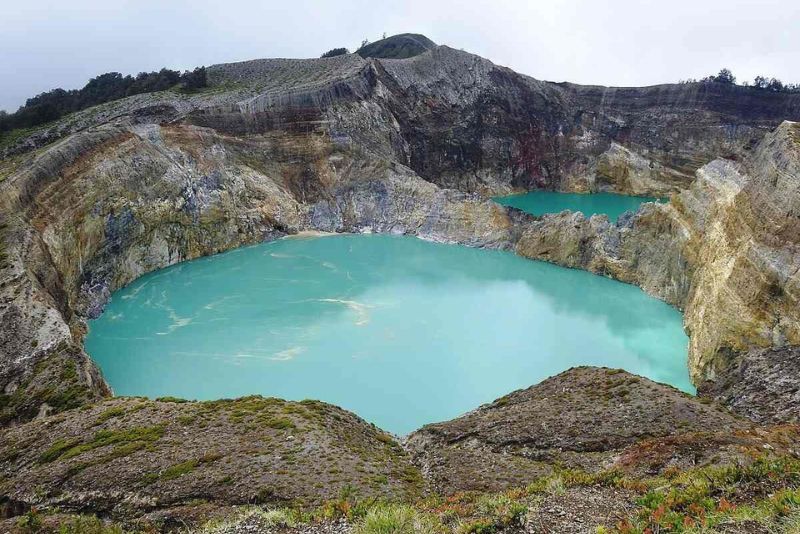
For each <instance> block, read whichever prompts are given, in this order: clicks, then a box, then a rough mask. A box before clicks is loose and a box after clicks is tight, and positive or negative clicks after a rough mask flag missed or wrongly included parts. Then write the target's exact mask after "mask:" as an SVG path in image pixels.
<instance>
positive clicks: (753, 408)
mask: <svg viewBox="0 0 800 534" xmlns="http://www.w3.org/2000/svg"><path fill="white" fill-rule="evenodd" d="M798 376H800V348H798V347H783V348H769V349H754V350H751V351H748V352H746V353H745V354H741V355H737V356H736V357H734V358H731V359H730V361H729V362H727V366H725V367H722V368H720V369H718V370H717V376H716V377H715V378H714V380H713V381H711V380H709V381H706V382H704V383H703V384H701V385H700V387H699V388H698V391H699V393H700V394H701V395H703V396H704V397H710V398H713V399H715V400H717V401H719V402H722V403H724V404H725V405H726V406H729V407H730V408H731V409H732V410H733V411H734V412H736V413H738V414H741V415H743V416H744V417H747V418H748V419H750V420H752V421H756V422H758V423H761V424H782V423H794V424H796V423H800V384H798V380H797V377H798Z"/></svg>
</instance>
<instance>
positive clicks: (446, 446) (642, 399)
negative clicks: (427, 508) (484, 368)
mask: <svg viewBox="0 0 800 534" xmlns="http://www.w3.org/2000/svg"><path fill="white" fill-rule="evenodd" d="M751 427H753V424H752V423H751V422H750V421H748V420H746V419H744V418H741V417H738V416H736V415H733V414H732V413H730V412H728V411H727V410H725V409H724V408H722V407H721V406H718V405H713V404H707V403H701V402H700V401H699V400H697V399H696V398H694V397H690V396H689V395H687V394H685V393H683V392H680V391H678V390H676V389H674V388H672V387H669V386H665V385H662V384H658V383H655V382H652V381H650V380H647V379H645V378H641V377H638V376H634V375H631V374H629V373H626V372H624V371H621V370H612V369H599V368H591V367H584V368H574V369H570V370H569V371H565V372H564V373H561V374H559V375H557V376H555V377H552V378H549V379H547V380H545V381H543V382H541V383H539V384H537V385H535V386H532V387H530V388H528V389H524V390H519V391H515V392H513V393H510V394H508V395H506V396H504V397H501V398H499V399H497V400H495V401H494V402H492V403H490V404H487V405H484V406H481V407H480V408H478V409H477V410H475V411H473V412H470V413H468V414H466V415H464V416H461V417H459V418H457V419H454V420H452V421H447V422H445V423H436V424H432V425H426V426H425V427H423V428H422V429H420V430H417V431H416V432H414V433H412V434H411V435H410V436H409V437H408V438H407V441H406V445H407V447H408V448H409V449H410V450H411V451H412V452H413V453H414V455H415V461H416V462H417V463H418V464H419V465H420V467H421V468H422V470H423V472H424V473H425V474H426V476H427V477H429V478H430V479H431V480H432V481H433V484H434V485H435V486H436V487H437V488H438V489H439V490H441V491H443V492H445V493H450V492H455V491H466V490H482V491H487V490H493V491H497V490H502V489H505V488H508V487H513V486H521V485H525V484H527V483H529V482H530V481H531V480H534V479H535V478H537V477H541V476H542V475H544V474H547V473H551V472H552V471H553V466H554V465H560V466H562V467H571V468H580V469H585V470H589V471H594V470H600V469H607V468H610V467H612V466H613V465H615V464H617V463H618V462H620V461H623V460H621V458H622V459H624V461H623V463H625V466H626V468H630V469H639V468H641V463H639V462H636V461H634V459H633V457H634V456H635V455H634V454H633V452H631V451H632V450H633V449H629V448H631V447H636V446H637V444H640V443H643V442H645V441H647V440H653V441H655V442H659V443H661V444H662V446H663V447H664V448H668V449H671V450H673V451H675V450H676V449H675V447H674V446H672V447H670V446H669V445H668V444H669V443H670V442H674V441H676V440H678V436H684V438H683V439H684V440H686V441H687V442H691V443H693V444H694V445H697V444H698V443H700V442H701V441H704V440H707V441H708V443H709V444H708V446H707V447H706V449H707V450H706V452H705V453H703V455H702V456H705V457H706V461H710V460H709V458H710V456H711V455H712V454H719V455H722V454H725V455H728V454H734V455H735V454H738V452H737V451H736V449H735V445H736V444H737V443H738V444H742V443H744V441H746V440H741V439H731V440H730V441H731V443H729V444H728V445H727V446H722V447H720V448H719V449H716V448H715V446H716V445H719V444H720V439H719V436H718V435H716V434H715V433H727V434H728V435H729V436H732V435H733V434H734V433H735V432H737V431H741V432H745V434H743V435H746V431H747V430H749V429H750V428H751ZM697 433H704V436H703V438H702V439H701V438H700V437H699V435H698V434H697ZM688 436H692V437H691V438H689V437H688ZM712 444H713V445H712ZM751 446H752V445H751ZM752 447H753V448H757V445H755V446H752ZM680 456H681V455H677V456H676V457H673V458H671V460H670V461H671V462H672V463H674V464H677V463H679V462H680V461H681V460H680V459H679V458H680ZM700 457H701V455H700V454H699V453H698V455H697V456H695V459H698V458H700ZM654 465H655V464H653V465H651V466H650V467H651V468H652V467H653V466H654ZM634 466H635V467H634ZM664 467H666V465H664Z"/></svg>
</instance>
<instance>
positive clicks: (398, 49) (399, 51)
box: [356, 33, 436, 59]
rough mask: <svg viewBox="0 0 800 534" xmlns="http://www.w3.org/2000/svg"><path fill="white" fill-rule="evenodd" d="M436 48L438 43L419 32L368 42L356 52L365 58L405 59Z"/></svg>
mask: <svg viewBox="0 0 800 534" xmlns="http://www.w3.org/2000/svg"><path fill="white" fill-rule="evenodd" d="M433 48H436V43H434V42H433V41H431V40H430V39H428V38H427V37H425V36H424V35H420V34H418V33H401V34H399V35H392V36H391V37H384V38H383V39H381V40H380V41H375V42H374V43H367V44H365V45H364V46H362V47H361V48H359V49H358V50H357V51H356V53H357V54H358V55H360V56H361V57H363V58H368V57H375V58H383V59H405V58H409V57H414V56H418V55H420V54H422V53H423V52H426V51H428V50H431V49H433Z"/></svg>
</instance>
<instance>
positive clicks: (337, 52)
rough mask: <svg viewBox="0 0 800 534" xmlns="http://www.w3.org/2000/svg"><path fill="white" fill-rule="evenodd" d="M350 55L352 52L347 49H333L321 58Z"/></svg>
mask: <svg viewBox="0 0 800 534" xmlns="http://www.w3.org/2000/svg"><path fill="white" fill-rule="evenodd" d="M349 53H350V51H349V50H348V49H347V48H331V49H330V50H328V51H327V52H325V53H324V54H322V55H321V56H319V57H322V58H325V57H336V56H344V55H346V54H349Z"/></svg>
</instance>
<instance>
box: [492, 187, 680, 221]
mask: <svg viewBox="0 0 800 534" xmlns="http://www.w3.org/2000/svg"><path fill="white" fill-rule="evenodd" d="M493 200H494V201H495V202H497V203H498V204H502V205H503V206H511V207H512V208H517V209H520V210H522V211H524V212H526V213H531V214H533V215H544V214H546V213H559V212H562V211H564V210H570V211H580V212H581V213H583V214H584V215H585V216H586V217H591V216H592V215H595V214H606V215H608V219H609V220H610V221H611V222H616V220H617V219H618V218H619V216H620V215H622V214H623V213H624V212H626V211H634V212H635V211H636V210H637V209H639V206H640V205H642V204H644V203H645V202H664V201H665V200H664V199H659V198H652V197H633V196H627V195H618V194H616V193H590V194H581V193H557V192H555V191H530V192H528V193H522V194H520V195H509V196H505V197H495V198H494V199H493Z"/></svg>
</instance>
